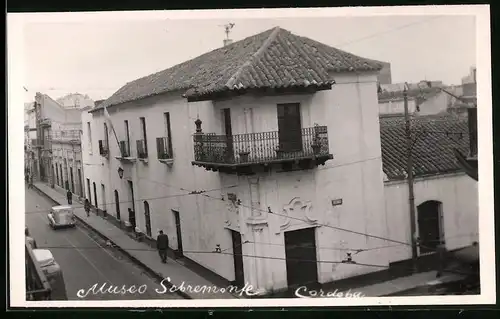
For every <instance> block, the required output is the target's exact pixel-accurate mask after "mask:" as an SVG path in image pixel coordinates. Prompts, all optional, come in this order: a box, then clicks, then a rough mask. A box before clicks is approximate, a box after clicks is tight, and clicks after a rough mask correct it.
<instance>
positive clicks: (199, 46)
mask: <svg viewBox="0 0 500 319" xmlns="http://www.w3.org/2000/svg"><path fill="white" fill-rule="evenodd" d="M367 9H369V8H349V9H347V8H344V9H340V8H338V9H334V8H332V9H328V10H330V11H319V10H309V11H307V10H305V11H302V10H301V9H280V10H265V9H262V10H255V14H249V13H248V12H247V13H245V11H247V10H227V12H226V10H218V12H213V11H210V13H209V12H207V13H206V16H203V13H204V12H203V11H182V12H181V13H176V12H173V11H163V12H162V11H155V12H150V17H148V16H147V12H142V13H137V14H136V15H133V14H131V12H129V13H128V14H127V13H126V12H114V13H111V12H110V13H104V12H102V13H95V14H92V13H89V14H85V13H60V14H41V13H40V14H34V15H30V16H27V15H26V16H24V17H22V15H21V14H19V15H17V17H13V19H14V18H17V24H16V26H20V25H21V24H22V28H21V27H19V29H16V30H17V33H15V36H14V37H15V38H16V41H17V42H16V43H17V44H16V47H15V48H16V49H17V50H22V51H18V52H19V54H14V53H13V52H12V53H10V56H11V57H12V59H14V58H15V59H16V61H18V63H20V64H19V65H21V64H22V68H21V67H19V68H15V67H14V66H13V64H9V72H11V73H10V74H9V78H10V77H11V76H12V74H13V73H17V78H16V79H19V83H17V82H16V83H15V85H17V86H12V85H11V89H12V90H15V93H16V94H17V95H18V98H17V99H16V100H14V99H12V100H10V101H9V122H12V121H14V120H12V118H11V116H14V115H11V114H14V112H15V113H16V114H18V115H16V116H18V117H16V118H18V119H19V120H15V124H12V123H10V124H9V127H14V126H15V127H16V133H14V132H13V131H11V132H10V133H9V135H11V136H9V148H10V147H11V144H12V142H11V141H14V139H15V141H17V142H15V143H14V144H16V145H13V146H12V147H16V149H15V151H12V150H9V161H10V163H11V168H10V171H11V172H13V173H12V175H11V176H12V177H10V178H11V179H17V181H16V184H13V182H10V185H11V186H10V187H15V189H11V193H16V194H13V195H11V196H17V197H15V198H17V200H16V199H15V198H14V197H11V201H13V202H12V203H11V204H10V205H11V207H10V213H9V223H10V228H9V232H10V235H11V236H10V238H11V241H10V243H9V249H10V253H11V257H10V258H11V259H10V262H11V268H10V271H11V272H10V284H11V286H12V287H13V286H14V285H17V286H20V284H21V282H22V281H23V280H24V281H25V285H22V286H23V287H17V288H12V289H18V290H19V289H25V291H24V295H23V294H22V293H21V295H22V296H21V297H19V298H20V299H23V300H18V301H16V303H17V304H24V305H28V306H29V305H30V304H32V305H36V306H40V304H44V303H46V304H48V305H50V303H51V302H54V301H56V302H58V303H57V304H58V305H59V306H64V305H71V306H78V307H85V306H86V305H92V306H96V305H98V302H99V301H104V300H106V301H118V302H117V303H115V304H114V305H119V306H123V307H125V306H134V304H133V303H130V304H129V303H128V301H130V302H133V301H138V300H142V301H144V300H148V302H151V305H155V307H156V306H158V305H163V306H165V307H171V306H177V305H180V304H182V303H183V300H184V306H185V305H188V304H187V303H186V302H188V301H187V300H190V301H189V302H191V306H193V305H194V303H195V302H205V304H208V303H207V302H209V301H212V302H214V305H217V302H220V304H221V305H231V304H232V302H234V305H236V304H237V303H238V302H239V304H240V305H242V304H250V305H252V304H254V303H255V304H256V305H258V304H260V305H263V302H266V301H267V302H268V304H269V305H271V304H277V302H278V301H280V302H281V301H283V300H284V301H283V302H288V303H286V304H287V305H305V304H306V302H309V303H310V304H313V303H314V302H319V303H322V304H323V305H328V304H333V303H335V304H339V305H341V304H345V302H351V303H352V302H354V303H356V304H361V305H362V304H369V303H374V300H380V302H382V303H383V302H385V301H384V300H393V299H394V298H392V297H408V298H407V299H405V300H407V302H408V304H411V303H412V302H413V301H412V300H413V299H414V300H415V302H416V303H419V302H420V303H422V302H424V301H422V300H427V301H426V302H427V303H435V302H437V301H436V300H445V299H440V298H441V297H443V296H450V298H455V299H453V300H455V302H457V303H463V300H475V299H473V298H474V296H476V297H478V298H479V297H481V296H483V297H484V295H485V294H486V293H487V294H489V296H490V298H491V294H493V299H492V300H494V298H495V296H494V267H495V264H494V260H495V258H494V250H492V251H491V252H490V251H486V250H485V249H482V252H481V254H480V247H483V245H486V247H489V248H491V247H493V245H494V244H493V240H494V238H493V236H494V234H493V226H492V224H493V214H492V210H493V199H492V197H491V198H488V197H486V200H484V202H483V197H482V195H480V194H484V196H489V195H488V194H491V193H488V192H491V190H486V188H487V187H489V188H491V187H492V182H491V181H490V180H488V179H491V178H492V167H489V166H487V165H490V164H478V159H479V160H483V158H482V157H483V156H484V160H485V161H487V163H489V162H490V158H489V157H491V156H492V151H491V149H492V146H491V137H490V136H486V137H485V136H483V135H481V132H482V133H483V134H484V133H485V132H486V133H487V132H489V131H486V130H491V128H488V129H486V128H485V129H484V130H483V128H481V126H482V125H484V126H485V127H486V126H491V122H487V121H488V119H489V121H491V97H489V96H487V95H488V94H491V84H490V79H489V74H490V51H481V49H478V48H480V43H481V41H483V42H484V41H485V39H486V41H489V8H488V6H450V7H448V6H434V7H432V8H427V7H407V8H399V9H398V8H396V7H394V8H392V9H391V8H390V7H387V8H379V9H377V10H378V11H377V10H375V9H373V10H375V11H373V12H378V14H369V12H370V11H369V10H367ZM325 10H326V9H325ZM342 10H343V11H342ZM347 10H349V12H350V14H345V13H343V12H348V11H347ZM384 10H385V11H384ZM391 10H393V12H394V13H391V12H392V11H391ZM294 12H295V14H292V13H294ZM325 12H326V13H325ZM328 12H330V13H331V14H327V13H328ZM383 12H385V14H383ZM481 14H482V15H481ZM480 16H481V18H479V17H480ZM484 16H486V18H484ZM481 19H483V20H481ZM481 21H482V22H481ZM480 23H482V24H480ZM484 26H486V27H487V29H486V31H485V30H484V28H483V29H480V28H481V27H484ZM12 32H14V31H12ZM485 32H486V34H487V36H486V37H481V38H479V35H480V34H485ZM9 41H10V40H9ZM9 43H11V42H9ZM484 47H486V48H489V42H488V43H487V44H486V45H484V44H483V46H482V48H484ZM11 49H12V50H13V48H11ZM11 49H9V50H11ZM14 55H16V56H15V57H14ZM12 61H14V60H12ZM12 63H14V62H12ZM480 88H481V89H480ZM12 92H14V91H12ZM12 94H14V93H12ZM14 104H15V105H14ZM21 104H23V105H24V108H23V112H22V113H21V107H22V105H21ZM479 104H480V106H478V105H479ZM14 109H15V110H14ZM478 110H479V115H478ZM21 116H24V130H23V129H22V126H21V125H22V124H21V122H20V118H21ZM478 128H479V132H480V133H479V134H478ZM9 129H10V128H9ZM482 130H483V131H482ZM486 135H487V134H486ZM21 136H22V137H21ZM11 138H12V140H10V139H11ZM21 138H23V140H24V160H23V161H22V160H21V156H22V151H21V146H20V145H21ZM479 145H481V148H480V147H479ZM484 145H485V146H484ZM479 149H481V151H479ZM17 150H19V153H18V151H17ZM478 153H480V155H481V156H480V157H478ZM13 165H15V166H13ZM481 165H485V166H481ZM480 166H481V169H479V167H480ZM14 170H15V171H14ZM21 171H22V173H21ZM479 172H481V174H484V175H481V183H482V184H481V186H480V184H479V183H480V179H479V177H480V176H479V175H480V174H479ZM21 174H22V175H21ZM17 177H19V178H17ZM22 177H24V185H22V183H21V178H22ZM483 177H484V179H483ZM483 183H484V184H483ZM12 185H14V186H12ZM481 187H482V188H481ZM480 188H481V191H480ZM483 190H484V192H483ZM23 203H24V209H23V206H22V205H23ZM480 203H481V204H480ZM13 205H15V206H13ZM14 207H15V208H14ZM14 210H15V212H14ZM23 210H24V214H22V211H23ZM23 224H24V234H25V236H24V252H25V253H24V254H23V253H22V252H21V251H22V249H23V248H22V247H21V242H22V239H21V237H20V236H21V235H20V234H21V227H22V225H23ZM14 225H15V226H14ZM483 225H484V227H483ZM488 227H489V228H488ZM13 233H15V235H14V234H13ZM13 236H16V237H15V238H16V239H12V238H14V237H13ZM480 239H481V246H480ZM483 248H484V247H483ZM489 248H488V249H489ZM20 252H21V253H20ZM13 254H16V256H17V257H16V256H14V255H13ZM490 254H491V255H490ZM483 255H485V256H483ZM480 256H481V260H483V259H482V258H486V259H485V260H486V262H483V261H482V262H481V267H480V262H479V261H480ZM15 258H17V259H15ZM22 258H24V260H25V269H24V271H23V270H22V269H21V268H22V267H19V266H20V265H21V263H22ZM14 260H17V261H16V262H15V263H14ZM483 267H488V271H483ZM484 269H486V268H484ZM14 271H15V272H14ZM485 281H489V282H490V283H489V286H488V287H489V288H488V289H486V288H485V287H484V286H483V285H482V283H484V282H485ZM492 287H493V290H492V289H490V288H492ZM12 291H14V290H12ZM16 291H17V290H16ZM436 296H439V297H436ZM425 297H428V299H421V298H425ZM16 298H17V297H16ZM19 298H18V299H19ZM374 298H375V299H374ZM457 298H461V299H457ZM14 299H15V298H14V297H11V302H13V300H14ZM186 299H187V300H186ZM163 300H168V302H163V303H161V302H162V301H163ZM370 300H371V301H370ZM419 300H420V301H419ZM450 300H452V299H450ZM458 300H462V301H460V302H458ZM477 300H479V299H477ZM481 300H486V299H481ZM380 302H378V301H377V303H379V304H380ZM319 303H318V305H319ZM200 304H201V303H200ZM280 304H281V303H280ZM283 304H285V303H283ZM141 305H142V306H148V305H149V303H144V302H143V303H141Z"/></svg>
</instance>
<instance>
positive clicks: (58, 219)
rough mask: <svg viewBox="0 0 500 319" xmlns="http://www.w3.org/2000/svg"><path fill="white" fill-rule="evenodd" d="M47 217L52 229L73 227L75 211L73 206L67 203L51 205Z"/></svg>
mask: <svg viewBox="0 0 500 319" xmlns="http://www.w3.org/2000/svg"><path fill="white" fill-rule="evenodd" d="M47 218H48V220H49V225H50V227H52V229H57V228H63V227H75V213H74V211H73V207H71V206H68V205H62V206H54V207H52V209H51V210H50V213H49V214H48V215H47Z"/></svg>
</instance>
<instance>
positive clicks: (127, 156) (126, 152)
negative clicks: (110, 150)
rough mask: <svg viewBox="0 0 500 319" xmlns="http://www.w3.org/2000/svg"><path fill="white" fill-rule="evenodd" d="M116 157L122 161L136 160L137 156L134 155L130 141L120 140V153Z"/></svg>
mask: <svg viewBox="0 0 500 319" xmlns="http://www.w3.org/2000/svg"><path fill="white" fill-rule="evenodd" d="M116 158H117V159H118V160H121V161H126V162H135V160H136V158H135V157H132V154H131V152H130V143H129V142H128V141H120V155H119V156H116Z"/></svg>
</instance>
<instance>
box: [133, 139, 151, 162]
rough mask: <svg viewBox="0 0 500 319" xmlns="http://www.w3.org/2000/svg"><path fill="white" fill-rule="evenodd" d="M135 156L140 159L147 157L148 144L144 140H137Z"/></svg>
mask: <svg viewBox="0 0 500 319" xmlns="http://www.w3.org/2000/svg"><path fill="white" fill-rule="evenodd" d="M136 144H137V157H138V158H139V159H141V160H145V159H147V158H148V146H147V144H146V141H145V140H137V141H136Z"/></svg>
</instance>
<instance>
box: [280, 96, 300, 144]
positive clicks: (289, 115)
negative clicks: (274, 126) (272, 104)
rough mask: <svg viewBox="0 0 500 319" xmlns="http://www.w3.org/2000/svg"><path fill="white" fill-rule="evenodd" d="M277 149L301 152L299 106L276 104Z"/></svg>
mask: <svg viewBox="0 0 500 319" xmlns="http://www.w3.org/2000/svg"><path fill="white" fill-rule="evenodd" d="M278 137H279V148H280V150H281V151H284V152H299V151H302V123H301V120H300V104H299V103H289V104H278Z"/></svg>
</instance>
